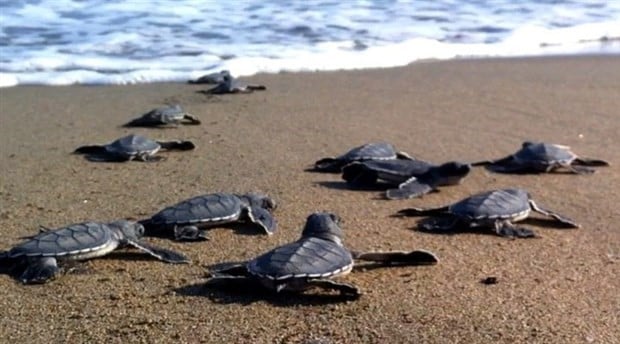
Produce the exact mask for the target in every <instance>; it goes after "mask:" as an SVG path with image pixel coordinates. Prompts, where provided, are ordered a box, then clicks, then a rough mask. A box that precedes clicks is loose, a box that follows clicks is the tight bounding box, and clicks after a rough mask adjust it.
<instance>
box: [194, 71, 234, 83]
mask: <svg viewBox="0 0 620 344" xmlns="http://www.w3.org/2000/svg"><path fill="white" fill-rule="evenodd" d="M224 76H231V75H230V72H229V71H227V70H221V71H219V72H215V73H209V74H206V75H203V76H201V77H199V78H198V79H196V80H189V81H187V83H189V84H220V83H222V82H224V81H225V80H224Z"/></svg>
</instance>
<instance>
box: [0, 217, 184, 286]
mask: <svg viewBox="0 0 620 344" xmlns="http://www.w3.org/2000/svg"><path fill="white" fill-rule="evenodd" d="M143 234H144V227H143V226H142V225H141V224H139V223H136V222H130V221H123V220H122V221H115V222H111V223H101V222H84V223H77V224H73V225H69V226H67V227H62V228H58V229H54V230H48V229H44V230H42V231H41V233H39V234H37V235H34V236H32V237H30V238H28V240H27V241H25V242H23V243H21V244H19V245H17V246H15V247H13V248H12V249H10V250H9V251H5V252H1V253H0V261H3V262H4V263H7V262H8V264H10V265H11V266H13V267H15V268H17V269H16V270H22V269H21V268H23V272H21V273H20V274H18V275H19V280H20V281H21V282H23V283H26V284H30V283H44V282H46V281H48V280H49V279H51V278H53V277H54V276H55V275H56V274H57V273H58V272H59V270H60V269H59V267H58V264H57V263H59V262H64V261H71V260H74V261H75V260H86V259H91V258H96V257H101V256H105V255H106V254H108V253H110V252H112V251H114V250H115V249H117V248H120V247H125V246H132V247H135V248H137V249H140V250H141V251H144V252H146V253H148V254H150V255H152V256H153V257H155V258H157V259H159V260H162V261H164V262H167V263H188V262H189V260H188V259H187V258H186V257H185V256H183V255H182V254H180V253H177V252H174V251H171V250H167V249H163V248H159V247H156V246H152V245H150V244H147V243H145V242H142V241H140V238H141V237H142V235H143Z"/></svg>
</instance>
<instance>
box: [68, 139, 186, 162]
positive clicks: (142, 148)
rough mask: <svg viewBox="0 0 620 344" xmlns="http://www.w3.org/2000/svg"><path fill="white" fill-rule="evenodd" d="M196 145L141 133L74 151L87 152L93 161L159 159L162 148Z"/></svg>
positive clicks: (87, 155)
mask: <svg viewBox="0 0 620 344" xmlns="http://www.w3.org/2000/svg"><path fill="white" fill-rule="evenodd" d="M195 147H196V146H195V145H194V144H193V143H192V142H191V141H154V140H151V139H148V138H146V137H144V136H140V135H134V134H131V135H127V136H125V137H121V138H120V139H118V140H116V141H113V142H111V143H108V144H106V145H93V146H82V147H79V148H77V149H76V150H75V151H74V152H73V153H75V154H86V158H87V159H88V160H91V161H117V162H121V161H129V160H139V161H159V160H162V159H163V158H162V157H158V156H155V154H156V153H157V152H159V150H160V149H166V150H191V149H194V148H195Z"/></svg>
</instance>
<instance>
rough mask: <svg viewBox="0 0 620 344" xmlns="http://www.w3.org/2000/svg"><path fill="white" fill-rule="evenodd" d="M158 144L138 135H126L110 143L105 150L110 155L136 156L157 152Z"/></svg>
mask: <svg viewBox="0 0 620 344" xmlns="http://www.w3.org/2000/svg"><path fill="white" fill-rule="evenodd" d="M159 148H160V147H159V144H158V143H157V142H155V141H153V140H150V139H147V138H146V137H144V136H140V135H133V134H132V135H127V136H125V137H121V138H120V139H118V140H116V141H114V142H112V143H110V144H109V145H108V146H106V149H107V150H108V151H109V152H111V153H119V154H129V155H131V154H137V153H138V152H149V151H157V150H159Z"/></svg>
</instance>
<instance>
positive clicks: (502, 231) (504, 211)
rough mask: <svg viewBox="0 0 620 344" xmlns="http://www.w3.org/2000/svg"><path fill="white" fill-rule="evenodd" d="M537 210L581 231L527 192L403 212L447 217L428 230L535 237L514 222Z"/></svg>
mask: <svg viewBox="0 0 620 344" xmlns="http://www.w3.org/2000/svg"><path fill="white" fill-rule="evenodd" d="M532 210H533V211H535V212H538V213H541V214H543V215H546V216H549V217H552V218H553V219H555V220H556V221H557V222H559V223H562V224H564V225H567V226H570V227H573V228H579V227H580V226H579V225H578V224H577V223H576V222H575V221H573V220H571V219H569V218H567V217H564V216H562V215H560V214H557V213H555V212H553V211H551V210H548V209H544V208H542V207H541V206H539V205H538V204H536V202H534V200H532V198H531V197H530V195H529V194H528V192H527V191H525V190H523V189H503V190H493V191H487V192H482V193H479V194H476V195H473V196H471V197H467V198H465V199H463V200H461V201H459V202H456V203H454V204H451V205H447V206H442V207H437V208H427V209H424V208H409V209H403V210H401V211H400V212H399V214H400V215H405V216H424V215H430V216H434V215H435V216H445V217H447V221H444V222H441V221H433V222H428V223H423V224H422V225H421V228H422V229H425V230H451V229H455V228H457V227H458V226H460V225H465V226H468V227H469V228H476V227H490V228H492V229H494V231H495V233H497V234H499V235H501V236H504V237H518V238H528V237H534V236H535V235H534V232H532V231H531V230H530V229H527V228H523V227H518V226H516V225H515V224H513V222H517V221H521V220H524V219H526V218H527V217H528V216H530V213H531V212H532Z"/></svg>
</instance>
